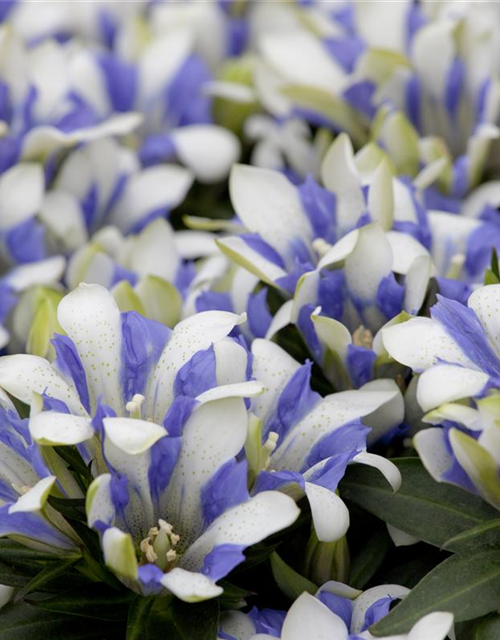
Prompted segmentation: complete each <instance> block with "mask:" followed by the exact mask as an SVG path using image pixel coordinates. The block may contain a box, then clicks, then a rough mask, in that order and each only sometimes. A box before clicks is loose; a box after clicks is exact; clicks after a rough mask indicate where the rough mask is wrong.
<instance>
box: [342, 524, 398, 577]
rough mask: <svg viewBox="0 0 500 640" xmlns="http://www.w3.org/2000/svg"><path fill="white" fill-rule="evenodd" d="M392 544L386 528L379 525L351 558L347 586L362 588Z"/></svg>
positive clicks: (377, 568) (378, 566) (380, 563)
mask: <svg viewBox="0 0 500 640" xmlns="http://www.w3.org/2000/svg"><path fill="white" fill-rule="evenodd" d="M392 546H393V545H392V541H391V538H390V536H389V534H388V533H387V530H386V529H385V527H383V528H382V527H381V528H380V529H379V530H378V531H376V532H375V533H374V535H373V536H371V537H370V538H369V539H368V541H367V543H366V544H365V546H364V547H363V548H362V549H361V550H360V551H359V552H358V553H357V554H356V555H355V556H354V558H353V559H352V561H351V571H350V574H349V586H351V587H353V588H354V589H364V588H365V586H366V584H367V583H368V582H369V581H370V580H371V579H372V578H373V576H374V575H375V574H376V573H377V571H378V570H379V569H380V567H381V566H382V563H383V562H384V559H385V557H386V555H387V554H388V552H389V550H390V549H391V548H392Z"/></svg>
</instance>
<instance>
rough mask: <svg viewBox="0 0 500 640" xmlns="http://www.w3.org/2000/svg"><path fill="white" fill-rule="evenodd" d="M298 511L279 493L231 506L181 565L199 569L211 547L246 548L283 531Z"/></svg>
mask: <svg viewBox="0 0 500 640" xmlns="http://www.w3.org/2000/svg"><path fill="white" fill-rule="evenodd" d="M299 513H300V510H299V508H298V507H297V505H296V504H295V502H294V501H293V500H292V498H290V497H289V496H286V495H285V494H283V493H280V492H279V491H263V492H262V493H258V494H257V495H256V496H254V497H252V498H250V499H249V500H247V501H246V502H242V503H241V504H239V505H237V506H236V507H232V508H231V509H228V510H227V511H226V512H224V513H223V514H222V515H220V516H219V517H218V518H217V519H216V520H214V522H213V523H212V524H211V525H210V526H209V527H208V529H207V530H206V531H205V533H203V534H202V535H201V536H200V537H199V538H198V539H197V540H196V542H195V543H194V544H192V545H191V546H190V547H189V549H187V551H186V553H185V554H184V555H183V556H182V559H181V561H180V562H181V565H182V566H183V567H186V568H188V569H191V570H193V571H196V570H199V569H200V568H201V567H202V565H203V559H204V558H205V556H206V554H207V553H209V552H210V551H211V550H212V549H213V548H214V547H215V546H219V545H223V544H236V545H245V546H250V545H252V544H257V542H260V541H261V540H264V539H265V538H267V537H268V536H270V535H272V534H273V533H276V532H278V531H281V530H282V529H285V528H286V527H288V526H290V525H291V524H293V523H294V522H295V520H296V519H297V518H298V516H299Z"/></svg>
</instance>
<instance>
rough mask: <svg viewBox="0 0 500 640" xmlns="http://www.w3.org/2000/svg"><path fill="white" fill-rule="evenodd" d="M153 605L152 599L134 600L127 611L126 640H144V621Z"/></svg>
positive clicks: (139, 598)
mask: <svg viewBox="0 0 500 640" xmlns="http://www.w3.org/2000/svg"><path fill="white" fill-rule="evenodd" d="M154 603H155V598H154V597H150V598H143V597H142V596H137V597H136V598H135V600H134V601H133V602H132V604H131V605H130V609H129V611H128V618H127V636H126V640H142V639H143V638H144V629H145V627H146V621H147V619H148V616H149V613H150V611H151V608H152V606H153V605H154Z"/></svg>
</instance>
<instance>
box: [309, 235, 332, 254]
mask: <svg viewBox="0 0 500 640" xmlns="http://www.w3.org/2000/svg"><path fill="white" fill-rule="evenodd" d="M312 244H313V248H314V250H315V251H316V253H317V254H318V255H319V257H320V258H322V257H323V256H324V255H326V254H327V253H328V252H329V251H330V249H331V248H332V245H331V244H330V243H328V242H327V241H326V240H324V239H323V238H316V240H314V241H313V243H312Z"/></svg>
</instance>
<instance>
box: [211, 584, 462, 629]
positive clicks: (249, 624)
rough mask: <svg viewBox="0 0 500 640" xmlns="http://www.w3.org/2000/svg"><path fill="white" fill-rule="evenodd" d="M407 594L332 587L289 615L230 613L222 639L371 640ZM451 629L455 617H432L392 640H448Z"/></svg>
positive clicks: (298, 603)
mask: <svg viewBox="0 0 500 640" xmlns="http://www.w3.org/2000/svg"><path fill="white" fill-rule="evenodd" d="M407 593H408V589H406V588H405V587H400V586H399V585H391V584H389V585H384V586H378V587H373V588H371V589H368V590H367V591H364V592H360V591H356V590H355V589H352V588H351V587H348V586H347V585H345V584H342V583H339V582H327V583H326V584H324V585H323V586H322V587H321V588H320V589H319V590H318V592H317V593H316V594H315V596H312V595H310V594H309V593H306V592H305V593H303V594H302V595H301V596H299V597H298V598H297V600H295V602H294V603H293V604H292V606H291V607H290V609H289V611H288V612H284V611H273V610H269V609H264V610H261V611H257V610H252V611H251V612H250V613H249V614H243V613H239V612H231V613H228V614H226V615H225V616H224V617H223V619H222V624H221V629H220V631H219V640H271V638H281V640H303V639H305V638H307V640H322V639H323V638H335V640H361V639H365V640H372V639H373V638H374V636H373V635H372V634H371V633H370V632H369V631H368V627H370V626H371V625H373V624H375V623H376V622H378V621H379V620H380V619H381V618H383V617H384V616H385V615H387V613H388V612H389V608H390V605H391V603H392V602H394V601H395V600H398V599H402V598H404V597H405V596H406V595H407ZM452 627H453V615H452V614H450V613H446V612H436V613H431V614H429V615H427V616H425V617H423V618H422V619H421V620H419V622H417V624H415V625H414V626H413V628H412V629H411V631H410V632H409V633H408V634H404V635H398V636H391V640H418V639H419V638H425V640H445V638H447V636H448V633H449V632H450V630H451V629H452ZM387 640H389V638H388V639H387Z"/></svg>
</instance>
